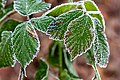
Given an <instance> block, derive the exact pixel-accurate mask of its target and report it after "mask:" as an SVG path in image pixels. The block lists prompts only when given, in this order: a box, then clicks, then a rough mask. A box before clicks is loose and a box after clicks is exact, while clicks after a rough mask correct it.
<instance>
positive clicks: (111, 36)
mask: <svg viewBox="0 0 120 80" xmlns="http://www.w3.org/2000/svg"><path fill="white" fill-rule="evenodd" d="M44 1H45V2H48V3H51V4H52V7H54V6H56V5H60V4H61V3H66V2H67V0H44ZM74 1H77V0H74ZM94 1H95V3H96V4H97V5H98V7H99V9H100V10H101V12H102V14H103V16H104V18H105V22H106V31H105V32H106V35H107V38H108V42H109V46H110V53H111V54H110V60H109V64H108V67H107V68H106V69H101V68H99V67H98V69H99V72H100V75H101V78H102V80H120V0H94ZM11 2H12V0H8V3H7V4H11ZM41 14H43V13H38V14H35V15H33V16H34V17H37V16H40V15H41ZM8 18H14V19H18V20H20V21H26V17H22V16H20V15H19V14H17V13H15V14H13V15H10V16H9V17H8ZM38 34H39V38H40V40H41V50H40V52H39V54H38V56H37V57H36V58H35V59H34V61H33V62H32V63H31V64H30V65H29V66H28V67H27V78H25V80H34V76H35V73H36V70H37V67H38V65H37V64H38V60H39V58H40V57H46V56H47V54H48V51H49V46H50V44H51V43H52V42H53V41H52V40H50V39H49V38H48V36H45V34H43V33H38ZM46 43H47V44H46ZM74 67H75V69H76V71H77V73H78V74H79V76H80V77H81V78H83V80H91V78H92V77H93V75H94V71H93V69H92V67H91V66H89V65H87V64H86V59H85V58H84V56H81V57H78V58H77V59H75V61H74ZM19 70H20V64H19V63H17V64H16V65H15V67H6V68H0V80H17V78H18V75H19ZM50 71H51V73H53V74H54V76H55V75H56V76H57V70H53V69H52V68H50ZM54 76H53V75H49V80H56V79H55V78H54Z"/></svg>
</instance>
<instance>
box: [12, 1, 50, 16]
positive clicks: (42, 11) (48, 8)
mask: <svg viewBox="0 0 120 80" xmlns="http://www.w3.org/2000/svg"><path fill="white" fill-rule="evenodd" d="M15 2H16V1H14V5H13V6H14V10H15V11H17V12H18V13H19V14H20V15H22V16H29V15H32V14H35V13H38V12H43V11H45V10H49V8H50V7H51V4H50V3H47V4H48V5H49V7H48V8H46V9H45V10H38V11H35V12H32V13H30V14H28V15H24V14H22V13H20V12H19V10H17V9H16V7H15Z"/></svg>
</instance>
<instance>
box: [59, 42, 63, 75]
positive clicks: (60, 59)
mask: <svg viewBox="0 0 120 80" xmlns="http://www.w3.org/2000/svg"><path fill="white" fill-rule="evenodd" d="M58 44H59V50H58V51H59V64H60V67H59V73H60V77H61V73H62V64H63V63H62V58H63V57H62V44H61V42H58Z"/></svg>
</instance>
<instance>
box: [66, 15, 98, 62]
mask: <svg viewBox="0 0 120 80" xmlns="http://www.w3.org/2000/svg"><path fill="white" fill-rule="evenodd" d="M86 15H87V16H89V17H90V18H91V21H92V23H93V18H92V17H91V16H90V15H89V14H87V13H86ZM83 16H84V14H83V15H81V16H80V17H83ZM80 17H78V18H80ZM78 18H76V19H78ZM76 19H74V20H76ZM68 27H69V25H68ZM68 31H69V30H68V28H67V31H66V32H65V34H64V45H65V48H66V50H67V51H68V53H69V54H70V50H69V48H67V45H66V43H65V40H66V37H65V35H66V34H67V32H68ZM94 31H95V25H94V24H93V32H94ZM95 37H96V36H95V32H94V34H93V40H92V42H91V44H90V47H88V48H87V49H86V50H85V51H84V52H82V53H79V54H77V55H76V56H75V57H74V58H73V59H72V60H71V61H73V60H75V59H76V58H77V57H78V56H81V55H82V54H84V53H86V52H87V51H88V50H90V49H91V47H92V45H93V44H94V42H95ZM70 56H72V55H71V54H70Z"/></svg>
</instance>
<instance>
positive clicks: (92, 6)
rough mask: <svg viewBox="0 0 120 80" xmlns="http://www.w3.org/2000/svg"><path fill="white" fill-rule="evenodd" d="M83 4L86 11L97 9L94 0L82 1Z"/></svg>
mask: <svg viewBox="0 0 120 80" xmlns="http://www.w3.org/2000/svg"><path fill="white" fill-rule="evenodd" d="M84 6H85V8H86V10H87V11H99V9H98V7H97V5H96V4H95V3H94V1H84Z"/></svg>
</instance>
